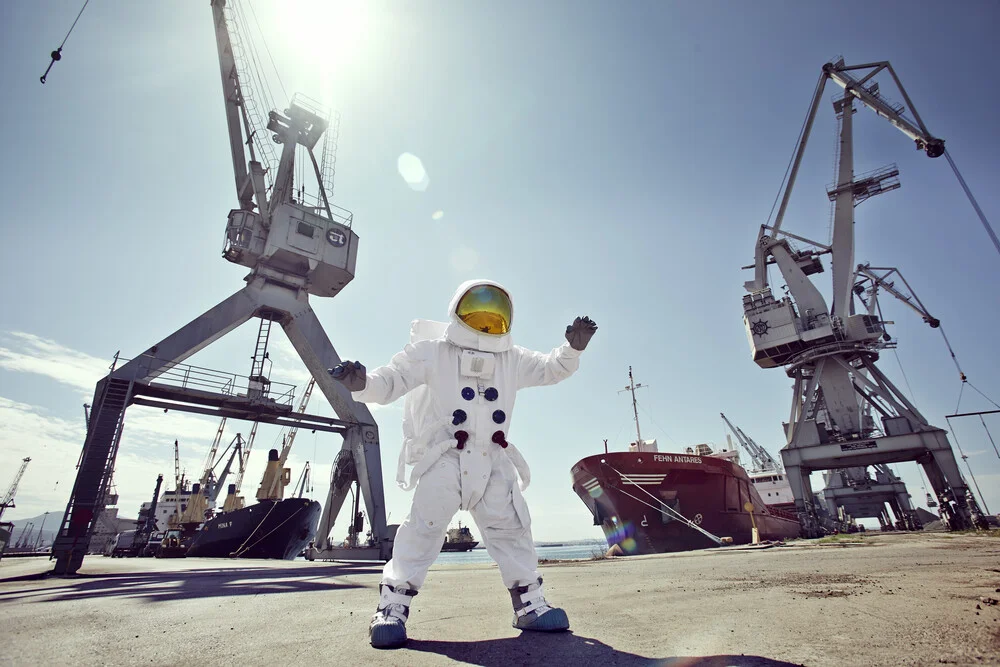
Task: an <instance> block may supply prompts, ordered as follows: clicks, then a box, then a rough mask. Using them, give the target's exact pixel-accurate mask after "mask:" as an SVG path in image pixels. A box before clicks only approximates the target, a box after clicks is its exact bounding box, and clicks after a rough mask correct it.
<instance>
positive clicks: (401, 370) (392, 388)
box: [351, 341, 430, 405]
mask: <svg viewBox="0 0 1000 667" xmlns="http://www.w3.org/2000/svg"><path fill="white" fill-rule="evenodd" d="M429 358H430V348H429V346H428V344H427V342H424V341H422V342H420V343H417V344H410V345H407V346H406V347H404V348H403V350H402V351H401V352H398V353H397V354H396V355H395V356H393V358H392V359H391V360H390V361H389V363H388V364H386V365H385V366H380V367H379V368H376V369H375V370H373V371H370V372H369V373H368V374H367V376H366V377H367V382H366V384H365V388H364V389H362V390H361V391H355V392H352V393H351V396H352V397H353V398H354V400H355V401H359V402H361V403H378V404H379V405H386V404H387V403H392V402H393V401H395V400H397V399H398V398H399V397H401V396H403V395H404V394H406V393H408V392H410V391H412V390H413V389H416V388H417V387H419V386H420V385H422V384H424V383H425V382H426V381H427V365H428V363H429Z"/></svg>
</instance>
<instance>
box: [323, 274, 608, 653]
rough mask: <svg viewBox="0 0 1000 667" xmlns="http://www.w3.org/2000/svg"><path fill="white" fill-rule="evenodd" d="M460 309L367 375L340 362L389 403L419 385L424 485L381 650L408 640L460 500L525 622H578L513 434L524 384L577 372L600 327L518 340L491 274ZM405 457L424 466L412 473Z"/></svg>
mask: <svg viewBox="0 0 1000 667" xmlns="http://www.w3.org/2000/svg"><path fill="white" fill-rule="evenodd" d="M449 313H450V316H451V322H450V323H438V322H428V321H417V322H415V323H414V328H413V331H412V334H411V343H410V344H409V345H407V346H406V347H405V348H404V349H403V351H402V352H400V353H398V354H396V355H395V356H394V357H393V358H392V360H391V361H390V362H389V364H388V365H386V366H383V367H381V368H377V369H375V370H374V371H371V372H369V373H367V374H366V373H365V368H364V366H362V365H361V364H359V363H358V362H344V363H342V364H340V365H338V366H337V368H335V369H332V370H331V373H332V374H333V376H334V378H336V379H338V380H340V381H341V382H343V383H344V384H345V385H346V386H347V387H348V388H349V389H351V390H352V395H353V397H354V399H355V400H357V401H361V402H365V403H380V404H385V403H391V402H393V401H395V400H396V399H398V398H399V397H400V396H403V395H404V394H408V395H407V399H406V404H405V405H404V418H403V436H404V443H403V451H402V453H401V455H400V463H399V474H398V475H397V482H398V483H400V485H401V486H403V488H413V487H414V486H415V487H416V491H415V493H414V497H413V503H412V506H411V508H410V513H409V515H408V516H407V517H406V519H404V521H403V523H402V524H401V525H400V526H399V530H398V532H397V533H396V537H395V544H394V546H393V553H392V560H390V561H389V562H388V563H386V565H385V568H384V570H383V573H382V585H381V587H380V592H381V594H380V601H379V606H378V611H377V612H376V614H375V616H374V617H373V618H372V623H371V627H370V630H369V633H370V636H371V643H372V646H375V647H378V648H389V647H394V646H400V645H402V644H403V643H405V641H406V629H405V622H406V618H407V615H408V613H409V604H410V600H411V599H412V597H413V596H414V595H416V592H417V590H419V589H420V587H421V585H423V582H424V577H425V576H426V574H427V570H428V568H429V567H430V566H431V564H432V563H433V562H434V560H435V559H436V558H437V556H438V554H439V553H440V552H441V545H442V544H443V542H444V538H445V533H446V531H447V528H448V524H449V522H450V521H451V519H452V517H453V516H454V515H455V513H456V512H457V511H458V510H459V509H464V510H468V511H469V512H470V513H471V514H472V517H473V519H474V520H475V521H476V524H477V526H478V527H479V531H480V533H481V535H482V538H483V543H484V544H485V546H486V549H487V551H488V552H489V554H490V556H491V557H492V558H493V559H494V560H495V561H496V563H497V565H498V566H499V569H500V575H501V577H502V578H503V583H504V586H506V587H507V588H508V589H509V590H510V592H511V599H512V602H513V606H514V611H515V617H514V623H513V625H514V627H516V628H519V629H523V630H544V631H554V630H566V629H567V628H568V627H569V621H568V619H567V617H566V614H565V612H563V611H562V610H561V609H556V608H553V607H550V606H548V605H547V604H546V602H545V597H544V593H543V590H542V581H541V578H540V577H539V576H538V570H537V568H538V558H537V555H536V554H535V548H534V545H533V543H532V537H531V516H530V515H529V513H528V508H527V506H526V505H525V502H524V498H523V497H522V495H521V491H522V490H523V489H524V487H526V486H527V483H528V481H529V479H530V477H529V471H528V467H527V465H526V464H525V462H524V459H523V458H522V457H521V455H520V453H519V452H518V451H517V448H516V447H514V445H513V444H511V443H510V442H508V441H507V434H508V433H509V429H510V423H511V416H512V414H513V411H514V398H515V395H516V392H517V390H518V389H521V388H524V387H533V386H539V385H547V384H554V383H556V382H559V381H561V380H564V379H566V378H567V377H569V376H570V375H572V374H573V373H574V372H575V371H576V369H577V368H578V367H579V363H580V362H579V357H580V354H581V352H582V350H583V349H584V348H585V347H586V345H587V343H588V342H589V340H590V338H591V337H592V336H593V334H594V332H595V331H596V330H597V326H596V325H595V324H594V323H593V322H592V321H591V320H590V319H589V318H576V321H575V322H574V323H573V324H571V325H570V326H568V327H567V328H566V339H567V342H566V343H564V344H563V345H561V346H560V347H558V348H556V349H554V350H552V351H551V352H549V353H548V354H542V353H540V352H533V351H530V350H527V349H525V348H522V347H518V346H516V345H514V344H513V343H512V341H511V338H510V326H511V323H512V319H513V307H512V304H511V301H510V296H509V295H508V294H507V292H506V290H504V289H503V288H502V287H501V286H500V285H498V284H497V283H494V282H491V281H486V280H475V281H469V282H466V283H464V284H462V285H461V286H459V288H458V290H457V291H456V293H455V296H454V297H453V298H452V300H451V303H450V305H449ZM404 463H408V464H410V465H412V466H413V470H412V472H411V474H410V477H409V481H408V482H407V480H406V479H405V475H404ZM518 477H520V484H518Z"/></svg>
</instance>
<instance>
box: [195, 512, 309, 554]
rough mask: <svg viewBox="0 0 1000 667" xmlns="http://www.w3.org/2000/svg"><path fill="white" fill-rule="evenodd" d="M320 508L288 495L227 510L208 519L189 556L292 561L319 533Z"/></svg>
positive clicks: (196, 537)
mask: <svg viewBox="0 0 1000 667" xmlns="http://www.w3.org/2000/svg"><path fill="white" fill-rule="evenodd" d="M320 511H321V505H320V504H319V503H318V502H316V501H315V500H308V499H306V498H286V499H285V500H262V501H261V502H259V503H256V504H255V505H250V506H249V507H244V508H242V509H238V510H234V511H232V512H225V513H222V514H219V515H217V516H215V517H213V518H211V519H209V520H208V521H206V522H205V524H204V525H203V526H202V528H201V530H199V531H198V532H197V533H196V534H195V537H194V540H193V541H192V542H191V546H190V548H188V550H187V555H188V556H189V557H204V558H275V559H281V560H292V559H294V558H295V557H296V556H298V555H299V553H301V552H302V550H303V549H304V548H305V547H306V546H307V545H308V544H309V542H310V541H311V540H312V539H313V538H314V537H315V536H316V525H317V524H318V523H319V515H320Z"/></svg>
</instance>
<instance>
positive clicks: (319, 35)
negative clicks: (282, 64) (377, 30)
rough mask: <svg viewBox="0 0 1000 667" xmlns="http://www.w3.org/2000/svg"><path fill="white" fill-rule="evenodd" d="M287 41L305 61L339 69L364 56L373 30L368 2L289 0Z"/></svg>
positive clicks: (347, 66)
mask: <svg viewBox="0 0 1000 667" xmlns="http://www.w3.org/2000/svg"><path fill="white" fill-rule="evenodd" d="M282 6H283V7H284V11H285V12H286V13H287V19H288V20H286V21H283V23H284V24H285V27H286V32H288V31H289V29H290V33H289V34H286V35H284V40H283V41H284V43H285V46H286V48H287V49H288V50H289V51H290V52H291V53H292V54H293V55H295V56H296V57H297V59H298V60H300V61H301V62H302V64H303V65H308V66H310V67H319V68H322V70H332V71H336V70H337V69H338V68H352V69H353V67H354V66H356V65H357V63H358V62H359V60H360V59H362V58H364V56H365V51H366V50H367V46H368V42H369V34H370V30H371V18H372V17H371V10H370V9H369V6H368V3H366V2H360V1H357V0H289V1H288V2H286V3H283V5H282Z"/></svg>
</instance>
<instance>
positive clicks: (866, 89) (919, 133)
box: [744, 58, 1000, 314]
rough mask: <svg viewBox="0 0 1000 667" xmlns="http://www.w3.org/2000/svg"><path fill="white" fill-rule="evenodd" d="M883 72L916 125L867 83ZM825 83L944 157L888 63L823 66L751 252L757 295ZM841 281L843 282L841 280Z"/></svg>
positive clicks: (751, 287)
mask: <svg viewBox="0 0 1000 667" xmlns="http://www.w3.org/2000/svg"><path fill="white" fill-rule="evenodd" d="M862 69H870V70H871V71H870V72H868V73H867V74H865V75H864V76H863V77H861V78H860V79H858V78H855V77H854V75H853V74H852V72H854V71H856V70H862ZM882 70H888V71H889V73H890V74H891V75H892V78H893V80H894V81H895V82H896V85H897V87H898V88H899V91H900V93H901V94H902V95H903V99H904V100H906V103H907V105H908V107H909V109H910V111H911V112H912V113H913V116H914V118H916V119H917V125H914V124H913V123H911V122H910V121H908V120H907V119H906V118H903V116H902V114H903V110H904V107H902V106H900V105H895V106H894V105H892V104H890V103H889V102H887V101H886V100H885V98H883V97H882V96H881V95H880V94H879V92H878V84H877V83H876V82H871V83H868V82H869V81H871V79H872V77H874V76H875V75H876V74H878V73H879V72H881V71H882ZM828 80H833V81H834V83H836V84H837V85H839V86H841V87H843V88H844V91H845V95H846V96H848V99H849V100H850V99H857V100H858V101H860V102H861V103H862V104H863V105H865V106H866V107H868V108H869V109H871V110H872V111H874V112H875V113H876V114H878V115H879V116H881V117H883V118H885V119H886V120H888V121H889V122H890V123H891V124H892V125H893V126H894V127H896V128H897V129H898V130H900V131H901V132H902V133H903V134H905V135H906V136H908V137H910V138H911V139H913V140H914V141H915V142H916V144H917V148H918V149H921V150H923V151H924V152H926V153H927V155H928V156H930V157H940V156H941V155H943V154H944V140H943V139H939V138H937V137H935V136H933V135H932V134H931V133H930V132H928V131H927V128H926V127H925V126H924V123H923V121H922V120H920V116H919V115H918V114H917V110H916V109H915V108H914V106H913V103H912V102H910V98H909V96H908V95H907V94H906V91H905V90H904V89H903V86H902V84H901V83H900V82H899V78H898V77H897V76H896V72H895V71H894V70H893V69H892V66H891V65H890V64H889V63H888V62H887V61H886V62H877V63H867V64H864V65H845V64H844V60H843V59H842V58H841V59H839V60H837V62H835V63H826V64H825V65H823V71H822V73H821V74H820V77H819V81H818V82H817V84H816V90H815V91H814V93H813V99H812V104H811V105H810V107H809V112H808V114H807V116H806V121H805V123H804V125H803V128H802V134H801V136H800V137H799V140H798V144H797V146H796V150H795V157H794V159H793V161H792V165H791V168H790V169H789V172H788V179H787V181H786V182H785V183H784V184H783V186H784V192H783V196H782V199H781V206H780V207H779V208H778V213H777V215H776V216H775V219H774V222H773V223H772V224H771V225H761V229H760V233H759V235H758V238H757V244H756V248H755V251H754V279H753V280H752V281H748V282H747V283H746V284H745V285H744V287H745V288H746V290H747V291H748V292H760V291H762V290H764V289H766V288H767V286H768V276H767V264H768V255H769V251H770V250H771V248H772V246H774V245H776V244H779V243H781V239H780V238H779V235H780V234H781V233H782V232H781V224H782V221H783V220H784V216H785V210H786V209H787V207H788V201H789V199H790V196H791V193H792V188H793V187H794V185H795V177H796V175H797V174H798V171H799V166H800V164H801V162H802V156H803V154H804V153H805V148H806V143H807V142H808V141H809V134H810V132H811V131H812V125H813V121H814V120H815V118H816V112H817V110H818V109H819V105H820V102H821V101H822V99H823V90H824V88H825V87H826V82H827V81H828ZM846 122H847V123H848V124H849V123H850V122H851V121H850V119H847V121H846ZM848 150H850V149H848ZM852 160H853V157H851V160H850V161H852ZM850 161H843V164H844V165H848V166H850V168H852V169H853V166H851V165H849V162H850ZM845 168H846V167H845ZM852 173H853V172H852ZM848 180H849V179H848ZM850 241H851V243H850V245H851V246H852V250H853V239H850ZM835 245H836V244H835ZM998 249H1000V248H998ZM834 254H835V255H837V254H838V253H836V252H834ZM851 266H852V267H853V262H852V263H851ZM841 282H844V281H843V280H841ZM840 297H841V298H840V299H839V301H840V302H843V299H844V297H843V295H840ZM836 301H838V299H837V295H835V304H834V311H837V308H836ZM841 305H842V303H841ZM838 314H839V313H838Z"/></svg>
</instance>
